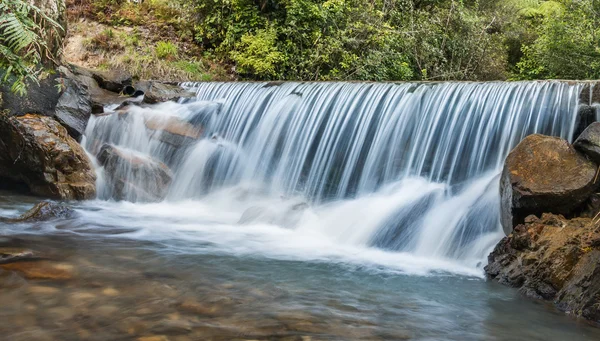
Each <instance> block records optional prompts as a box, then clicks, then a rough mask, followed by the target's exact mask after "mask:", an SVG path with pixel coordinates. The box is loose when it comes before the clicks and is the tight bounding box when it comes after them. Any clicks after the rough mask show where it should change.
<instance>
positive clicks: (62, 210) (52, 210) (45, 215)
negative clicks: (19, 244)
mask: <svg viewBox="0 0 600 341" xmlns="http://www.w3.org/2000/svg"><path fill="white" fill-rule="evenodd" d="M73 216H75V211H74V210H73V209H72V208H70V207H69V206H67V205H64V204H60V203H55V202H50V201H44V202H41V203H39V204H37V205H35V206H33V207H32V208H31V209H30V210H29V211H27V212H25V213H23V214H22V215H21V216H20V217H18V218H0V222H2V221H4V222H9V223H21V222H33V221H46V220H51V219H55V218H71V217H73Z"/></svg>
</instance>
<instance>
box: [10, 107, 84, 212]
mask: <svg viewBox="0 0 600 341" xmlns="http://www.w3.org/2000/svg"><path fill="white" fill-rule="evenodd" d="M0 177H5V178H9V179H12V180H13V181H18V182H23V183H25V184H26V185H27V186H28V188H29V190H30V191H31V192H32V193H33V194H36V195H41V196H45V197H48V198H53V199H61V200H73V199H75V200H84V199H92V198H94V197H95V196H96V175H95V173H94V170H93V167H92V163H91V161H90V160H89V158H88V157H87V155H86V153H85V151H84V150H83V148H82V147H81V146H80V145H79V144H78V143H77V141H75V140H74V139H73V138H72V137H71V136H69V134H68V133H67V130H66V129H65V128H64V127H62V126H61V125H60V124H59V123H58V122H57V121H55V120H54V119H52V118H50V117H43V116H39V115H31V114H28V115H25V116H19V117H11V116H7V115H3V114H0Z"/></svg>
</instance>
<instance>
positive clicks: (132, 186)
mask: <svg viewBox="0 0 600 341" xmlns="http://www.w3.org/2000/svg"><path fill="white" fill-rule="evenodd" d="M97 158H98V161H99V162H100V164H101V165H103V166H104V170H105V172H106V177H107V182H108V187H109V188H110V192H111V193H110V195H111V197H112V198H113V199H115V200H128V201H132V202H140V201H141V202H156V201H161V200H163V199H164V198H165V197H166V196H167V193H168V191H169V186H170V184H171V181H172V178H173V174H172V173H171V170H170V169H169V167H167V166H166V165H165V164H164V163H162V162H160V161H157V160H154V159H152V158H151V157H149V156H145V155H141V154H138V153H136V152H133V151H129V150H124V149H122V148H118V147H115V146H113V145H109V144H105V145H103V146H102V148H101V149H100V152H99V153H98V155H97Z"/></svg>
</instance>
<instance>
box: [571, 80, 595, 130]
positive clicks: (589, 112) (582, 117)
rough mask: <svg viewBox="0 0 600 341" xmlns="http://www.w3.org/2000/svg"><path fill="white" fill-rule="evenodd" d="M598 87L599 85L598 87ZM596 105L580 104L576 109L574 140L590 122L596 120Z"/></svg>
mask: <svg viewBox="0 0 600 341" xmlns="http://www.w3.org/2000/svg"><path fill="white" fill-rule="evenodd" d="M598 88H599V89H600V87H598ZM596 121H597V120H596V107H594V106H592V105H580V106H579V109H578V110H577V123H576V124H575V131H574V132H573V139H572V140H571V141H575V140H576V139H578V138H579V135H581V133H582V132H583V131H584V130H585V129H586V128H587V127H588V126H589V125H590V124H592V123H594V122H596Z"/></svg>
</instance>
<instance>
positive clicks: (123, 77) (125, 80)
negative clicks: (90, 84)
mask: <svg viewBox="0 0 600 341" xmlns="http://www.w3.org/2000/svg"><path fill="white" fill-rule="evenodd" d="M89 72H90V73H91V74H92V78H94V80H95V81H96V82H97V83H98V85H99V86H100V87H101V88H102V89H106V90H108V91H111V92H116V93H120V92H121V91H123V89H124V88H125V87H126V86H131V84H132V82H133V78H132V77H131V74H130V73H129V72H127V71H125V70H110V71H98V70H89Z"/></svg>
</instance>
